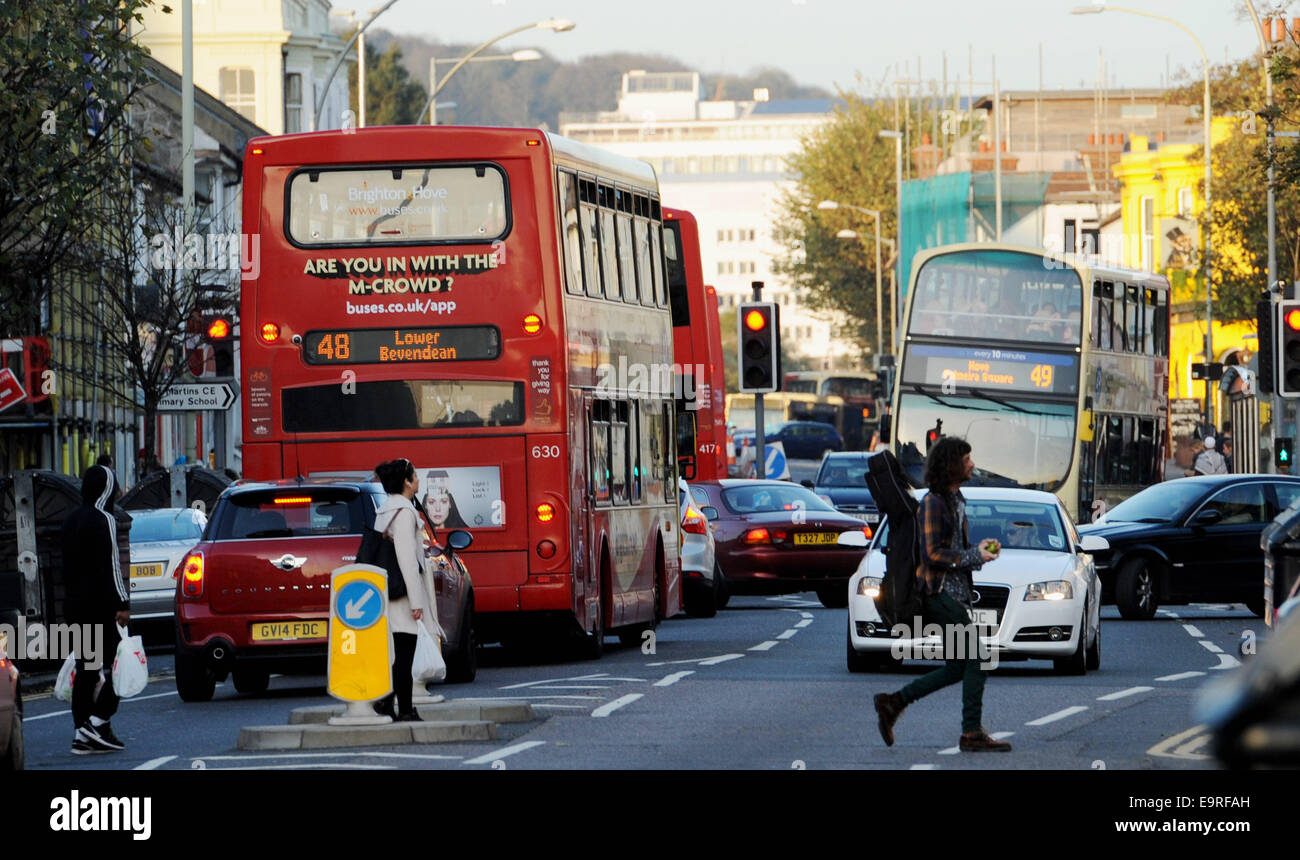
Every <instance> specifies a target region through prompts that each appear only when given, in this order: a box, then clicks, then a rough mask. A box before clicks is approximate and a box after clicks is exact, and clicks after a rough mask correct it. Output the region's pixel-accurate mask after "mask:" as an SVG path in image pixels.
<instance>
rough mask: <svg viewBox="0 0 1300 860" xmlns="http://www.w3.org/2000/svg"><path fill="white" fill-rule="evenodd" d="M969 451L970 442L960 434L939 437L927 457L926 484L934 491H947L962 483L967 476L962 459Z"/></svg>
mask: <svg viewBox="0 0 1300 860" xmlns="http://www.w3.org/2000/svg"><path fill="white" fill-rule="evenodd" d="M969 453H970V443H968V442H967V441H966V440H965V439H962V438H961V437H960V436H944V437H942V438H941V439H939V440H938V441H937V442H935V443H934V446H933V447H931V448H930V453H929V454H927V455H926V457H925V485H926V486H927V487H929V488H930V490H931V491H932V492H936V493H946V492H948V490H949V489H951V488H952V486H953V484H959V483H961V481H962V479H963V478H965V477H966V475H965V469H964V468H963V467H962V461H963V460H964V459H965V457H966V455H967V454H969Z"/></svg>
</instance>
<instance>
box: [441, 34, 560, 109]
mask: <svg viewBox="0 0 1300 860" xmlns="http://www.w3.org/2000/svg"><path fill="white" fill-rule="evenodd" d="M574 26H575V25H574V23H573V22H572V21H569V20H566V19H564V18H547V19H546V20H545V21H535V22H533V23H532V24H525V25H524V26H522V27H515V28H514V29H513V30H506V31H505V32H504V33H502V34H501V35H499V36H494V37H493V38H491V39H488V40H487V41H486V42H484V43H483V44H481V45H479V46H478V47H477V48H475V49H474V50H472V51H470V52H469V53H468V54H466V55H465V56H463V57H461V58H460V60H459V61H458V62H457V63H456V65H454V66H452V67H451V71H449V72H447V74H445V75H443V77H442V80H440V81H438V85H437V86H435V87H434V88H433V92H431V93H429V101H428V102H427V103H426V104H425V105H424V107H423V108H421V110H420V112H419V113H418V114H416V119H417V120H418V119H419V118H420V117H422V116H424V112H425V111H430V112H431V113H432V112H433V111H434V110H435V109H434V107H433V104H434V99H436V98H438V93H439V92H440V91H441V90H442V88H443V87H445V86H447V81H449V80H451V77H452V75H454V74H456V73H457V72H459V71H460V69H461V67H462V66H464V65H465V64H466V63H468V62H470V61H471V60H473V59H474V58H475V57H477V56H478V55H479V54H481V53H483V52H484V51H486V50H487V49H488V48H490V47H492V46H493V45H495V44H496V43H497V42H500V41H501V40H502V39H505V38H508V37H510V36H513V35H515V34H516V33H522V32H524V31H525V30H554V31H555V32H557V33H564V32H567V31H569V30H572V29H573V28H574ZM429 119H430V124H431V125H432V120H433V116H432V115H431V116H430V117H429Z"/></svg>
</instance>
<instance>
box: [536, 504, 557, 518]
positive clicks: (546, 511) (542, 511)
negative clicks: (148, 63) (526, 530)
mask: <svg viewBox="0 0 1300 860" xmlns="http://www.w3.org/2000/svg"><path fill="white" fill-rule="evenodd" d="M553 519H555V505H552V504H551V503H550V502H542V503H541V504H540V505H538V506H537V521H538V522H539V523H549V522H550V521H551V520H553Z"/></svg>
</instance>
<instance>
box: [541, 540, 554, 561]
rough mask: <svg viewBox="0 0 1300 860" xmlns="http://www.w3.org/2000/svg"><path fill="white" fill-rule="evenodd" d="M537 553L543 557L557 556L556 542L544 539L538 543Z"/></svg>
mask: <svg viewBox="0 0 1300 860" xmlns="http://www.w3.org/2000/svg"><path fill="white" fill-rule="evenodd" d="M537 554H538V555H539V556H541V557H542V558H554V557H555V542H554V541H549V540H544V541H542V542H541V543H539V544H538V545H537Z"/></svg>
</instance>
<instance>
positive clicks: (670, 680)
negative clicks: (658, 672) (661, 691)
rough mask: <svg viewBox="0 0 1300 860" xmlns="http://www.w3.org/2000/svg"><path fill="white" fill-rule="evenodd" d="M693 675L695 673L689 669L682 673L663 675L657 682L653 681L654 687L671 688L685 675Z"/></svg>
mask: <svg viewBox="0 0 1300 860" xmlns="http://www.w3.org/2000/svg"><path fill="white" fill-rule="evenodd" d="M694 674H695V672H694V671H692V670H690V669H687V670H686V671H684V672H673V673H672V674H671V675H665V676H664V677H662V678H660V679H659V680H658V681H655V686H656V687H671V686H672V685H673V684H676V683H677V682H678V681H680V680H681V679H682V678H685V677H686V676H687V675H694Z"/></svg>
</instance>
